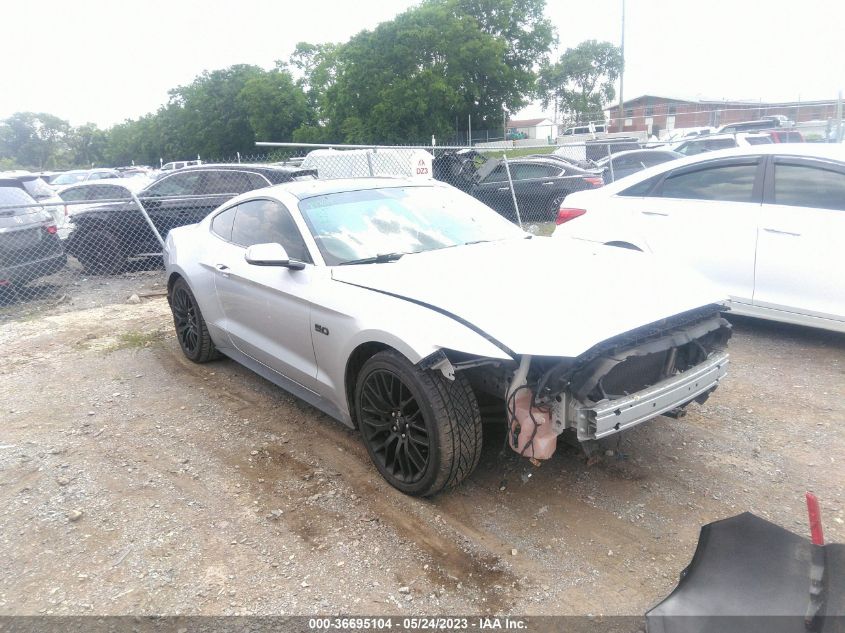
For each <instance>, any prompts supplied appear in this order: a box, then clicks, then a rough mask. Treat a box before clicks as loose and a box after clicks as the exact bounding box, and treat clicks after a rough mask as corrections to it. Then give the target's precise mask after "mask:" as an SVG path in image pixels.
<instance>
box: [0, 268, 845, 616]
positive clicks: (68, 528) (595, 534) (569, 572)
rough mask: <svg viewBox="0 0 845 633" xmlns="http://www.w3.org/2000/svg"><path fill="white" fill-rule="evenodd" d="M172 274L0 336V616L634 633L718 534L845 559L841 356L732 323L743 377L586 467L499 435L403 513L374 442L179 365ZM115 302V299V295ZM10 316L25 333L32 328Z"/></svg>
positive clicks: (263, 385)
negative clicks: (512, 624) (452, 481)
mask: <svg viewBox="0 0 845 633" xmlns="http://www.w3.org/2000/svg"><path fill="white" fill-rule="evenodd" d="M159 279H160V276H158V275H155V274H151V273H143V272H140V273H137V274H135V273H133V274H127V275H124V276H123V278H122V279H117V280H111V281H108V280H98V281H97V283H99V284H107V285H106V286H104V287H103V288H99V289H92V290H91V293H92V294H90V295H89V294H84V293H83V294H82V295H80V296H76V295H74V297H73V298H69V299H67V300H65V301H62V302H60V303H57V304H49V303H48V304H39V306H38V308H39V309H38V310H34V311H32V312H29V313H27V314H26V315H25V317H26V318H20V312H18V313H17V314H14V313H12V312H7V313H6V316H5V318H3V316H2V314H0V350H2V357H3V364H2V369H0V375H2V381H3V386H4V389H3V391H2V395H0V414H2V415H1V416H0V417H2V420H3V424H2V429H3V430H2V437H0V504H2V507H3V511H2V514H0V561H2V573H0V615H23V614H26V615H37V614H75V615H81V614H83V615H84V614H98V615H109V614H127V613H129V614H139V615H140V614H203V615H217V614H275V615H285V614H318V613H319V614H326V613H335V614H336V613H346V614H370V615H373V614H432V613H441V614H442V613H453V614H456V613H464V614H483V613H496V614H507V613H513V614H533V615H543V614H605V615H638V614H642V613H643V612H644V611H645V610H646V609H647V608H648V607H649V606H651V605H652V604H654V603H655V602H656V601H657V600H659V599H660V598H661V597H663V596H665V595H666V594H667V592H668V591H669V590H671V588H672V587H673V586H674V584H675V582H676V579H677V577H678V574H679V572H680V571H681V570H682V569H683V568H684V567H685V566H686V565H687V563H688V562H689V560H690V558H691V556H692V553H693V550H694V548H695V544H696V540H697V535H698V530H699V527H700V525H701V524H703V523H707V522H709V521H713V520H715V519H719V518H724V517H727V516H731V515H734V514H738V513H740V512H742V511H745V510H751V511H753V512H755V513H757V514H759V515H761V516H763V517H766V518H768V519H770V520H772V521H774V522H776V523H779V524H781V525H783V526H785V527H787V528H790V529H793V530H795V531H798V532H800V533H805V532H806V531H807V530H806V519H805V509H804V506H803V493H804V491H805V490H808V489H812V490H814V491H815V492H816V493H817V494H818V495H819V496H820V498H821V501H822V512H823V519H824V524H825V532H826V536H827V537H828V539H829V540H830V541H834V540H838V541H845V525H843V519H845V499H843V493H844V492H845V486H843V482H845V460H843V458H842V456H843V454H845V450H843V449H845V430H844V428H843V421H845V336H842V335H837V334H832V333H827V332H821V331H815V330H809V329H803V328H797V327H789V326H784V325H778V324H772V323H766V322H762V321H754V320H745V319H739V318H735V319H734V323H735V335H734V338H733V340H732V342H731V352H732V361H733V362H732V366H731V373H730V375H729V377H728V379H726V381H725V383H724V384H723V386H722V387H720V389H719V390H718V391H717V392H716V393H715V394H714V395H713V397H711V399H710V400H709V401H708V402H707V403H706V404H705V405H703V406H694V407H692V409H691V412H690V413H689V415H687V416H686V417H685V418H682V419H680V420H673V419H669V418H659V419H657V420H654V421H652V422H650V423H649V424H646V425H643V426H641V427H639V428H637V429H635V430H633V431H631V432H630V433H628V434H626V435H625V436H624V437H623V438H622V439H621V441H620V442H619V443H618V444H617V442H616V441H615V440H614V441H613V442H612V443H611V445H610V446H609V448H610V449H613V451H614V452H613V453H612V455H609V456H605V457H604V458H603V460H602V461H601V462H600V463H598V464H597V465H594V466H590V467H588V466H587V465H586V463H585V460H584V458H583V457H582V456H581V455H580V454H579V452H578V451H576V450H575V449H569V448H562V449H559V450H558V452H557V454H556V455H555V456H554V458H553V459H552V460H550V461H549V462H547V463H544V464H543V465H542V466H541V467H539V468H535V467H533V466H531V465H530V464H529V463H528V462H527V461H525V460H522V459H520V458H519V457H518V456H516V455H515V454H512V453H509V452H508V453H505V454H502V453H501V447H502V443H503V429H502V427H501V426H500V425H497V424H494V423H490V424H486V425H485V449H484V454H483V457H482V461H481V464H480V465H479V467H478V469H477V470H476V472H475V473H474V474H473V475H472V476H471V477H470V478H469V479H468V480H467V481H466V482H465V483H464V484H463V485H462V486H460V487H459V488H458V489H456V490H454V491H451V492H449V493H447V494H443V495H440V496H439V497H437V498H435V499H433V500H420V499H413V498H409V497H405V496H403V495H402V494H401V493H399V492H397V491H396V490H394V489H392V488H391V487H390V486H388V485H387V484H386V483H384V482H383V481H382V480H381V478H380V477H379V476H378V474H377V473H376V471H375V469H374V468H373V467H372V466H371V465H370V463H369V461H368V458H367V454H366V451H365V450H364V448H363V446H362V444H361V443H360V441H359V438H358V436H357V434H356V433H354V432H351V431H348V430H346V429H345V428H343V427H342V426H341V425H340V424H338V423H336V422H334V421H332V420H331V419H329V418H327V417H326V416H324V415H323V414H321V413H319V412H317V411H316V410H314V409H313V408H311V407H309V406H308V405H306V404H304V403H302V402H300V401H298V400H296V399H294V398H292V397H290V396H288V395H286V394H285V393H284V392H282V391H280V390H279V389H277V388H276V387H274V386H272V385H271V384H269V383H267V382H266V381H264V380H262V379H261V378H259V377H257V376H255V375H253V374H251V373H250V372H249V371H247V370H245V369H243V368H241V367H240V366H238V365H236V364H235V363H233V362H231V361H226V360H224V361H219V362H214V363H210V364H208V365H203V366H197V365H192V364H190V363H188V362H186V361H185V360H184V359H183V358H182V356H181V353H180V351H179V348H178V345H177V342H176V340H175V338H174V335H173V332H172V322H171V321H170V317H169V312H168V308H167V304H166V301H165V300H164V299H163V298H162V297H156V296H149V297H143V296H142V297H140V302H139V303H134V304H125V303H117V304H116V303H111V301H114V300H119V301H125V299H126V297H127V296H129V295H130V294H133V293H137V294H139V295H143V294H145V292H144V291H146V292H147V293H151V294H153V295H154V294H155V292H160V290H161V286H160V285H159ZM104 292H105V293H106V295H107V297H108V300H103V299H102V296H103V293H104ZM13 317H14V318H13Z"/></svg>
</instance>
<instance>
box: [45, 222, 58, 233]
mask: <svg viewBox="0 0 845 633" xmlns="http://www.w3.org/2000/svg"><path fill="white" fill-rule="evenodd" d="M44 230H45V231H47V232H48V233H49V234H50V235H55V234H56V233H57V232H58V229H57V228H56V225H55V224H48V225H46V226H45V227H44Z"/></svg>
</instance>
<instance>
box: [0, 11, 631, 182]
mask: <svg viewBox="0 0 845 633" xmlns="http://www.w3.org/2000/svg"><path fill="white" fill-rule="evenodd" d="M544 8H545V0H422V2H421V4H419V5H418V6H416V7H413V8H411V9H409V10H407V11H405V12H404V13H401V14H399V15H398V16H396V17H395V18H394V19H393V20H390V21H388V22H384V23H382V24H380V25H378V26H377V27H376V28H374V29H372V30H366V31H362V32H360V33H358V34H357V35H355V36H354V37H352V38H351V39H350V40H349V41H348V42H345V43H324V44H310V43H307V42H300V43H299V44H297V46H296V48H295V50H294V52H293V53H292V55H291V56H290V58H289V59H287V60H280V61H277V62H276V66H275V67H274V68H273V69H271V70H264V69H262V68H260V67H258V66H252V65H247V64H238V65H234V66H230V67H228V68H223V69H219V70H213V71H206V72H203V73H202V74H201V75H199V76H198V77H196V78H195V79H194V80H193V81H192V82H191V83H189V84H187V85H184V86H178V87H176V88H174V89H173V90H171V91H170V92H169V99H168V102H167V103H166V104H164V105H162V106H161V107H160V108H159V109H158V110H157V111H156V112H153V113H150V114H147V115H144V116H141V117H139V118H137V119H134V120H126V121H124V122H122V123H119V124H117V125H114V126H112V127H111V128H109V129H107V130H102V129H99V128H98V127H97V126H96V125H94V124H92V123H86V124H84V125H81V126H79V127H75V128H74V127H72V126H71V125H69V124H68V122H67V121H63V120H61V119H59V118H58V117H55V116H53V115H50V114H45V113H32V112H19V113H16V114H14V115H12V116H10V117H9V118H8V119H6V120H5V121H0V165H2V166H3V167H4V168H8V167H26V168H31V169H56V168H67V167H90V166H91V165H98V166H101V165H111V166H119V165H128V164H131V163H133V162H134V163H135V164H150V165H157V164H158V162H159V160H160V159H162V160H164V161H169V160H180V159H182V160H185V159H191V158H194V157H196V156H198V155H199V156H201V157H202V158H203V159H205V160H219V159H224V160H225V159H231V158H233V157H234V156H235V154H236V153H237V152H240V153H241V154H252V153H255V151H256V150H255V141H257V140H269V141H291V140H293V141H296V142H331V143H338V142H360V143H412V142H421V141H428V140H430V138H431V136H432V135H435V136H436V137H438V139H440V140H441V141H445V140H448V139H449V138H450V137H451V136H452V135H453V134H454V133H455V132H456V131H457V130H459V129H466V128H465V126H466V123H467V118H468V117H470V116H471V117H472V125H473V128H474V129H484V128H489V129H498V128H499V127H500V126H501V124H502V115H503V109H504V110H506V111H509V112H516V111H517V110H519V109H521V108H522V107H523V106H525V105H526V104H527V103H528V102H529V101H530V100H531V99H533V98H536V97H538V96H541V97H543V98H545V99H546V100H547V101H549V100H555V101H556V103H559V104H560V106H561V108H562V109H564V110H565V111H566V112H568V113H571V116H573V117H574V116H578V114H579V113H586V112H594V111H600V110H601V108H602V107H603V106H604V104H605V103H606V102H607V101H608V100H610V99H612V98H613V96H614V93H613V85H612V84H613V81H614V80H615V79H616V78H617V76H618V74H619V71H620V69H621V56H620V55H619V51H618V50H617V49H616V48H615V47H613V46H612V45H610V44H608V43H603V42H595V41H588V42H584V43H583V44H581V45H579V46H578V47H576V48H574V49H569V50H567V51H566V53H564V54H563V55H562V56H561V58H560V60H559V61H558V62H556V63H549V62H548V61H546V60H547V57H548V53H549V50H550V48H551V46H552V44H553V43H554V42H555V37H556V36H555V31H554V29H553V27H552V25H551V24H550V23H549V21H548V20H547V19H546V18H545V17H544V15H543V11H544ZM538 71H540V72H538Z"/></svg>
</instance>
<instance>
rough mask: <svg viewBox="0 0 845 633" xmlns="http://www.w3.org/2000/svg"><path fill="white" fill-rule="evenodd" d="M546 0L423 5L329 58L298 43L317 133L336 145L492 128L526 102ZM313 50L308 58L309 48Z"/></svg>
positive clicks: (443, 0)
mask: <svg viewBox="0 0 845 633" xmlns="http://www.w3.org/2000/svg"><path fill="white" fill-rule="evenodd" d="M544 6H545V0H427V1H425V2H423V3H422V4H421V5H420V6H418V7H414V8H412V9H410V10H408V11H406V12H405V13H402V14H400V15H398V16H397V17H396V18H395V19H393V20H391V21H389V22H385V23H383V24H380V25H379V26H378V27H376V28H375V29H374V30H372V31H362V32H361V33H359V34H358V35H356V36H354V37H353V38H352V39H351V40H350V41H349V42H347V43H346V44H343V45H340V46H337V47H334V48H332V49H330V50H326V49H319V48H316V47H313V46H312V45H308V44H301V45H300V47H299V48H298V50H300V51H301V52H302V53H304V54H305V55H304V60H305V63H303V64H302V69H303V71H304V72H305V81H306V83H307V86H308V89H309V90H311V91H312V93H314V94H313V95H312V100H313V103H314V104H315V105H316V108H317V111H318V119H319V120H318V125H319V126H320V127H321V129H322V130H323V131H324V132H325V133H326V134H327V135H328V136H332V137H334V140H335V141H345V142H353V143H354V142H366V143H372V142H386V143H402V142H414V141H417V142H418V141H423V140H427V139H429V138H430V136H431V135H432V134H434V135H436V136H441V137H443V136H448V135H450V134H452V133H454V132H455V128H456V125H457V126H461V125H463V124H464V122H465V121H466V120H467V117H468V116H470V115H471V116H472V117H473V120H474V121H475V122H476V123H475V125H476V126H477V127H479V128H481V127H484V126H490V127H498V126H499V125H500V123H499V122H500V121H501V119H502V109H503V108H506V109H508V110H510V111H516V110H518V109H520V108H521V107H523V106H524V105H525V104H526V103H527V102H528V100H529V99H530V98H531V96H533V93H534V90H535V81H536V74H535V65H536V64H537V60H538V59H540V58H542V57H543V56H544V55H546V54H547V53H548V50H549V48H550V46H551V44H552V43H553V41H554V30H553V28H552V26H551V24H550V23H549V22H548V20H546V18H545V17H543V8H544ZM315 48H316V50H315Z"/></svg>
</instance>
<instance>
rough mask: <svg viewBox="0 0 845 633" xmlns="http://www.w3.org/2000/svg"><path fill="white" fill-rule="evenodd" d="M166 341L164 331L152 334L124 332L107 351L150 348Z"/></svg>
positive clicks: (154, 331)
mask: <svg viewBox="0 0 845 633" xmlns="http://www.w3.org/2000/svg"><path fill="white" fill-rule="evenodd" d="M163 340H164V330H153V331H151V332H139V331H132V332H124V333H123V334H121V335H120V336H119V337H118V339H117V341H116V342H115V343H113V344H112V345H111V346H110V347H109V348H108V349H107V350H106V351H107V352H116V351H118V350H121V349H133V348H134V349H139V348H144V347H150V346H152V345H154V344H155V343H159V342H161V341H163Z"/></svg>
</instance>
